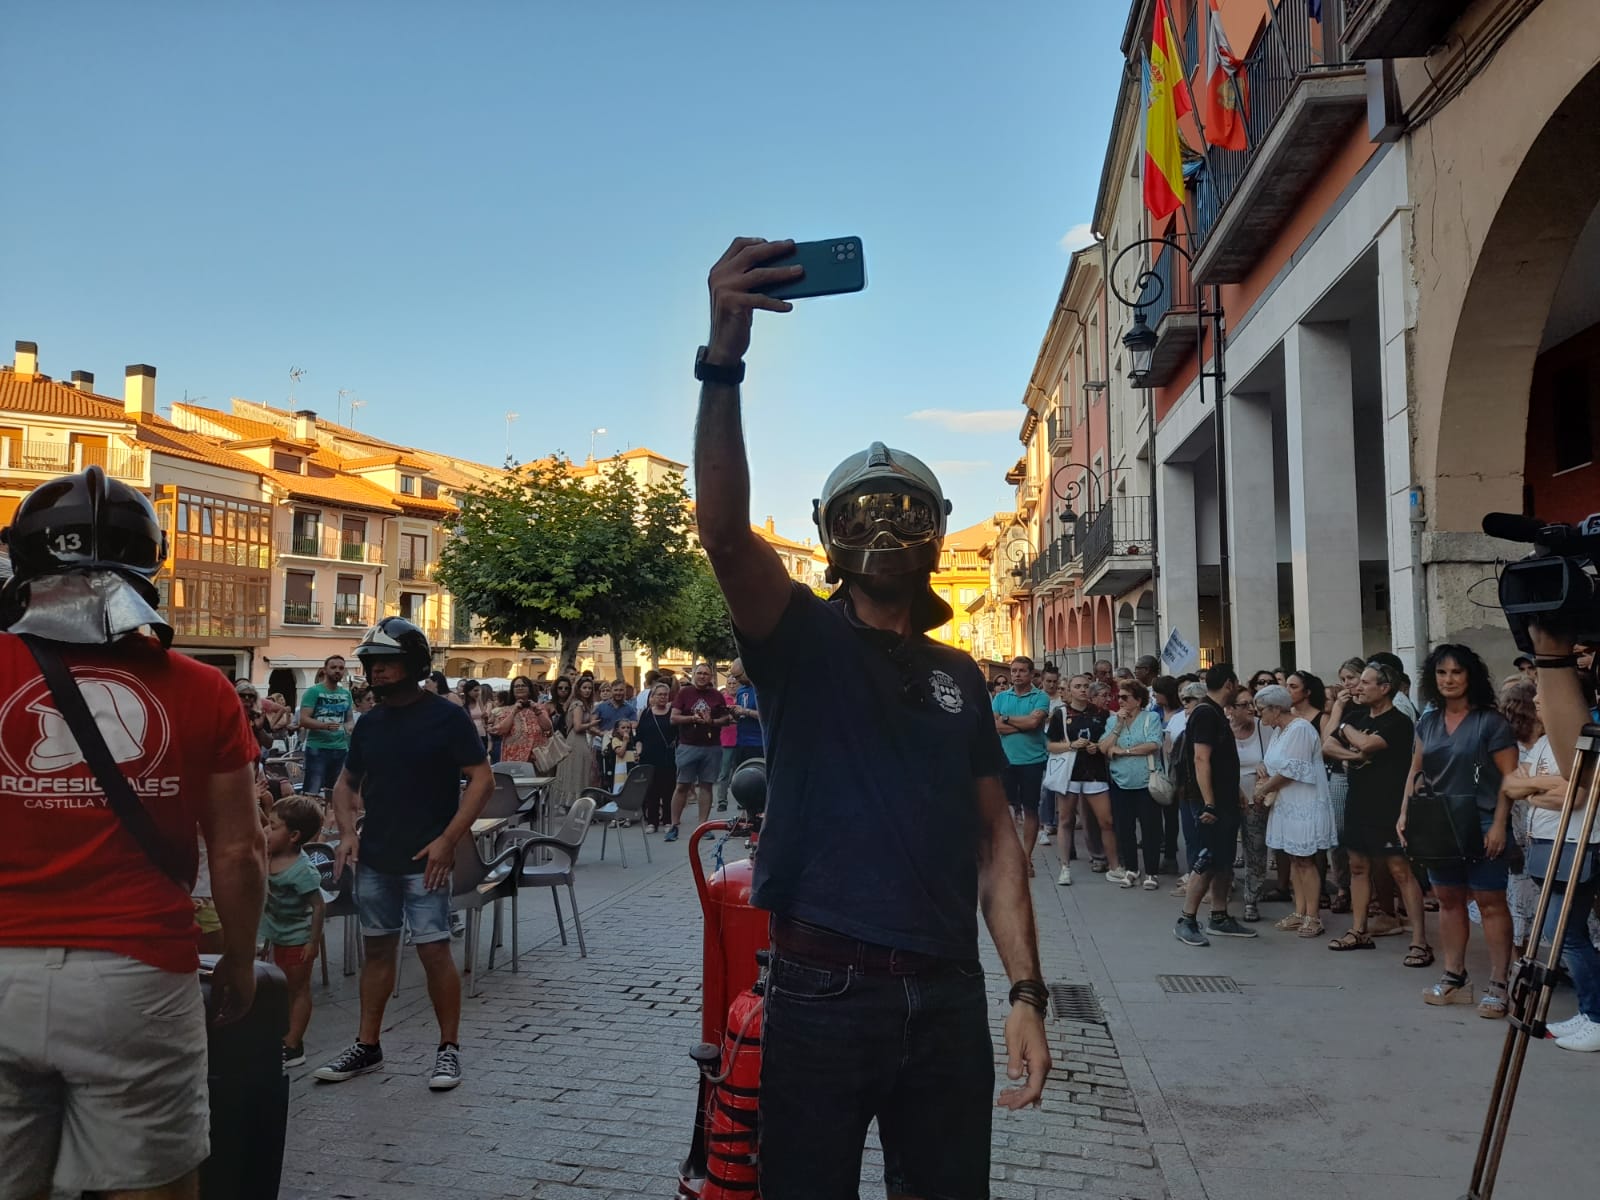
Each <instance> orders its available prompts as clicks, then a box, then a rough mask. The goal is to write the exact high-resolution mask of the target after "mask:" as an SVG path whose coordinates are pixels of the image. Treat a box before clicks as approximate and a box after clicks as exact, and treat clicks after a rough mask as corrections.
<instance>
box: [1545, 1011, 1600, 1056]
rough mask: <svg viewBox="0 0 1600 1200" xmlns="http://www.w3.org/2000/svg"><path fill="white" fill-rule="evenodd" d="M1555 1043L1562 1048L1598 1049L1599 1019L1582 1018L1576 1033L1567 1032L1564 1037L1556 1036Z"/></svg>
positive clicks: (1599, 1037)
mask: <svg viewBox="0 0 1600 1200" xmlns="http://www.w3.org/2000/svg"><path fill="white" fill-rule="evenodd" d="M1556 1045H1558V1046H1560V1047H1561V1048H1562V1049H1563V1050H1581V1051H1585V1052H1587V1053H1591V1054H1592V1053H1594V1051H1596V1050H1600V1021H1591V1020H1589V1018H1588V1017H1584V1018H1583V1028H1582V1029H1580V1030H1578V1032H1576V1033H1569V1034H1567V1036H1566V1037H1562V1038H1557V1039H1556Z"/></svg>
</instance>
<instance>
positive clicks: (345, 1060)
mask: <svg viewBox="0 0 1600 1200" xmlns="http://www.w3.org/2000/svg"><path fill="white" fill-rule="evenodd" d="M382 1069H383V1048H382V1047H381V1046H369V1045H367V1044H366V1043H365V1042H355V1043H353V1044H352V1045H351V1046H350V1048H349V1049H348V1050H346V1051H345V1052H344V1053H343V1054H341V1055H339V1057H338V1058H336V1059H334V1060H333V1061H332V1062H331V1063H329V1064H328V1065H327V1066H325V1067H318V1068H317V1069H316V1070H315V1071H313V1072H311V1074H312V1077H313V1078H315V1079H320V1080H322V1081H323V1082H324V1083H343V1082H344V1081H345V1080H346V1079H354V1078H355V1077H356V1076H357V1075H365V1074H366V1073H367V1072H368V1071H381V1070H382Z"/></svg>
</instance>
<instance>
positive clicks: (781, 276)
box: [706, 238, 805, 364]
mask: <svg viewBox="0 0 1600 1200" xmlns="http://www.w3.org/2000/svg"><path fill="white" fill-rule="evenodd" d="M792 249H794V241H793V239H790V240H786V241H781V242H769V241H767V240H766V239H765V238H734V239H733V242H732V244H730V245H729V246H728V248H727V250H725V251H723V254H722V257H721V258H719V259H718V260H717V264H716V266H714V267H712V268H711V274H710V276H709V277H708V278H707V280H706V285H707V287H709V288H710V290H711V340H710V342H709V343H707V352H708V354H709V356H710V358H711V360H712V361H713V362H716V363H722V364H727V363H734V362H738V361H739V360H740V359H741V358H743V357H744V355H745V351H746V350H748V349H750V323H751V319H752V315H753V314H754V312H755V310H756V309H758V308H759V309H763V310H765V311H767V312H780V313H784V312H788V311H789V310H790V309H792V308H793V307H794V305H792V304H790V303H789V302H788V301H787V300H774V299H773V298H772V297H771V296H767V295H763V294H762V293H761V291H760V290H759V289H760V288H762V287H764V286H767V285H769V284H774V283H788V282H789V281H790V280H793V279H798V278H799V277H800V276H801V275H803V274H805V268H803V267H800V266H788V267H766V266H763V265H762V264H763V263H765V262H768V261H770V260H771V259H774V258H781V257H782V256H783V255H785V254H787V253H789V251H790V250H792Z"/></svg>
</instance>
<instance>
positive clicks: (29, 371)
mask: <svg viewBox="0 0 1600 1200" xmlns="http://www.w3.org/2000/svg"><path fill="white" fill-rule="evenodd" d="M15 369H16V372H17V374H18V375H37V374H38V373H39V344H38V343H37V342H18V343H17V361H16V363H15Z"/></svg>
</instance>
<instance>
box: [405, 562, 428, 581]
mask: <svg viewBox="0 0 1600 1200" xmlns="http://www.w3.org/2000/svg"><path fill="white" fill-rule="evenodd" d="M397 574H398V575H399V577H400V579H401V581H402V582H405V583H429V582H431V581H432V580H433V566H432V564H430V563H422V562H402V563H401V564H400V566H399V567H398V568H397Z"/></svg>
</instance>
